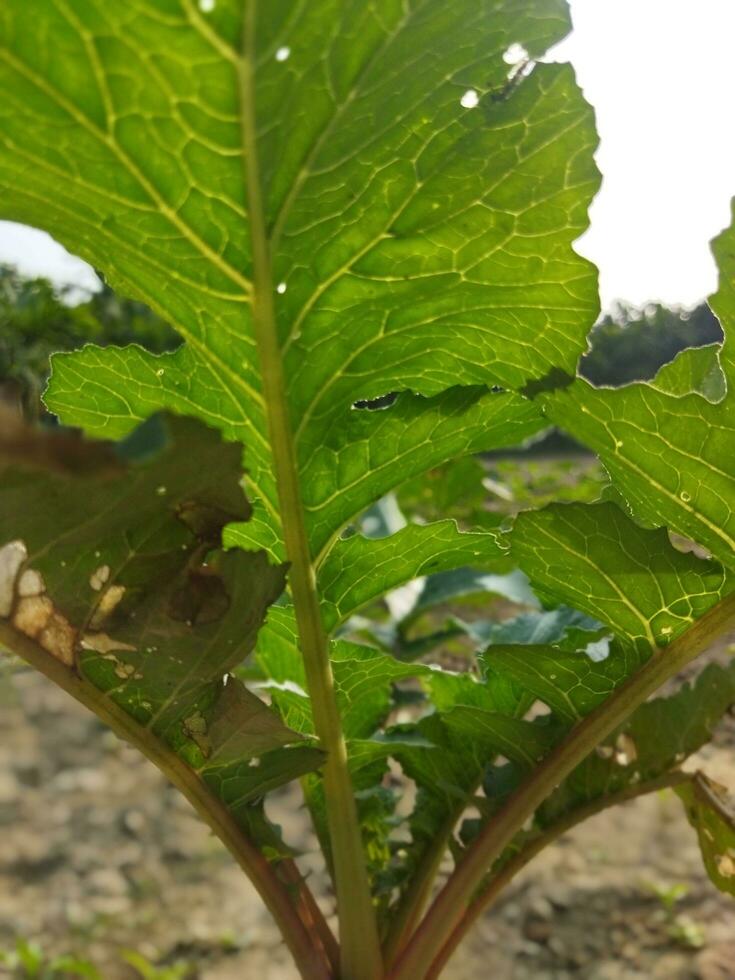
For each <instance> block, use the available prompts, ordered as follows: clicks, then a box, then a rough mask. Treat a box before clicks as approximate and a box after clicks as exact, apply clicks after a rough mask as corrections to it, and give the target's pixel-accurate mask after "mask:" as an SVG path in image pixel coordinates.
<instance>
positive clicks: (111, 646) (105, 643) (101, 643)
mask: <svg viewBox="0 0 735 980" xmlns="http://www.w3.org/2000/svg"><path fill="white" fill-rule="evenodd" d="M82 647H83V648H84V649H85V650H94V652H95V653H102V654H105V653H111V652H112V651H113V650H133V651H134V650H135V647H133V646H131V645H130V644H129V643H123V641H122V640H115V639H113V637H111V636H109V635H108V634H107V633H85V634H84V636H83V637H82Z"/></svg>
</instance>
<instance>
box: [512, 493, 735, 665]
mask: <svg viewBox="0 0 735 980" xmlns="http://www.w3.org/2000/svg"><path fill="white" fill-rule="evenodd" d="M511 549H512V553H513V555H514V557H515V558H516V560H517V561H518V563H519V564H520V566H521V567H522V568H523V569H524V571H525V572H526V573H527V574H528V575H529V576H530V578H531V580H532V582H533V584H534V586H535V587H536V589H537V590H541V591H542V592H544V593H545V594H546V595H548V596H550V597H552V598H553V599H555V600H557V601H558V600H561V601H563V602H566V603H568V604H569V605H572V606H575V607H576V608H578V609H580V610H582V611H583V612H586V613H587V614H588V615H590V616H594V617H595V618H596V619H599V620H600V621H601V622H603V623H606V624H607V625H608V626H610V627H611V628H612V630H613V631H614V632H615V633H616V634H617V635H618V636H619V637H620V638H621V640H622V641H624V642H625V643H627V644H630V645H632V646H633V647H635V649H636V650H638V651H639V653H641V654H642V655H647V654H648V653H649V652H650V651H651V650H652V649H653V648H655V647H662V646H666V645H667V644H668V643H670V642H671V641H672V640H674V639H676V637H677V636H680V635H681V633H683V632H684V631H685V630H686V629H688V628H689V626H691V625H692V623H693V622H694V621H695V620H696V619H698V618H699V617H700V616H702V615H703V614H704V613H705V612H706V611H707V610H708V609H709V608H710V607H711V606H713V605H714V604H715V603H716V602H718V601H719V600H720V599H721V598H723V597H724V596H725V595H727V594H728V593H729V592H731V591H732V589H733V588H734V587H735V579H734V578H733V576H732V574H731V573H730V572H728V571H727V570H725V569H723V568H722V567H721V566H720V565H718V564H717V563H716V562H713V561H705V560H702V559H700V558H698V557H697V556H696V555H694V554H691V553H684V552H681V551H678V550H677V549H676V548H674V547H673V545H672V544H671V542H670V541H669V538H668V535H667V534H666V532H665V531H663V530H645V529H643V528H640V527H638V525H636V524H634V523H633V521H631V520H630V518H628V517H626V515H625V514H624V513H623V512H622V511H621V510H620V509H619V508H618V507H617V506H616V505H615V504H612V503H601V504H592V505H585V504H562V505H551V506H550V507H546V508H544V509H543V510H540V511H528V512H526V513H523V514H520V515H519V516H518V518H517V520H516V523H515V525H514V528H513V533H512V535H511Z"/></svg>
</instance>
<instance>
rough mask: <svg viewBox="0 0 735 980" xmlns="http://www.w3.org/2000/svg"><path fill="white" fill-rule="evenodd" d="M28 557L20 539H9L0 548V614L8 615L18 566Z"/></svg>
mask: <svg viewBox="0 0 735 980" xmlns="http://www.w3.org/2000/svg"><path fill="white" fill-rule="evenodd" d="M27 557H28V552H27V551H26V546H25V545H24V544H23V542H22V541H11V542H10V543H9V544H6V545H4V546H3V547H2V548H0V616H2V617H3V618H5V617H7V616H9V615H10V612H11V610H12V608H13V597H14V595H15V580H16V578H17V577H18V572H19V571H20V566H21V565H22V564H23V562H24V561H25V560H26V558H27Z"/></svg>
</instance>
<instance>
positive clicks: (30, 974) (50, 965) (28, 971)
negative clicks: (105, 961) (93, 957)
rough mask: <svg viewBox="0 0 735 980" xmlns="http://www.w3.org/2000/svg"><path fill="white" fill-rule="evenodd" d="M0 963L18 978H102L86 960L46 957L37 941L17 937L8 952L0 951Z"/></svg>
mask: <svg viewBox="0 0 735 980" xmlns="http://www.w3.org/2000/svg"><path fill="white" fill-rule="evenodd" d="M0 963H2V964H3V965H4V966H6V967H7V968H8V969H9V970H11V971H12V974H11V975H12V976H13V977H18V978H19V980H62V978H66V977H86V978H88V980H102V974H101V973H99V972H98V971H97V970H96V969H95V967H94V966H92V964H91V963H89V962H88V961H87V960H83V959H80V958H78V957H76V956H54V957H48V956H46V954H45V953H44V951H43V949H42V948H41V947H40V946H39V945H38V944H37V943H34V942H30V941H28V940H27V939H19V940H18V941H17V942H16V944H15V948H14V949H13V950H11V951H9V952H0Z"/></svg>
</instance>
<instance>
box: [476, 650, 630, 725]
mask: <svg viewBox="0 0 735 980" xmlns="http://www.w3.org/2000/svg"><path fill="white" fill-rule="evenodd" d="M480 659H481V662H482V663H483V665H484V667H485V669H486V670H487V671H488V673H489V674H498V675H499V676H500V677H505V678H509V679H512V680H513V681H515V682H516V683H517V684H518V685H519V687H521V688H523V689H525V690H526V691H528V692H530V693H531V694H533V696H534V698H538V699H539V700H540V701H543V702H544V703H545V704H547V705H548V706H549V707H550V708H551V710H552V711H553V712H555V714H556V715H558V717H559V718H561V719H563V720H564V721H567V722H576V721H579V719H580V718H583V717H584V716H585V715H586V714H589V712H590V711H592V709H593V708H596V707H597V705H598V704H601V703H602V701H604V700H605V698H607V697H609V695H610V694H612V693H613V691H614V690H615V688H616V687H618V686H619V685H620V684H622V683H623V681H625V680H626V679H627V678H628V677H630V675H631V674H632V673H633V671H634V670H636V669H637V668H638V667H639V666H640V658H639V657H638V655H637V654H636V653H634V652H633V651H631V650H630V649H626V648H624V647H621V646H620V645H618V644H614V645H613V646H612V647H611V649H610V651H609V652H608V653H607V656H606V657H605V658H604V659H603V660H601V661H595V660H592V658H591V657H590V656H589V655H588V654H587V653H586V652H585V651H584V650H562V649H560V648H559V647H554V646H546V645H541V646H540V645H535V644H528V645H524V644H512V645H493V646H491V647H490V648H489V649H488V650H487V651H486V652H485V653H484V654H483V655H482V657H481V658H480Z"/></svg>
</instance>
